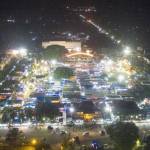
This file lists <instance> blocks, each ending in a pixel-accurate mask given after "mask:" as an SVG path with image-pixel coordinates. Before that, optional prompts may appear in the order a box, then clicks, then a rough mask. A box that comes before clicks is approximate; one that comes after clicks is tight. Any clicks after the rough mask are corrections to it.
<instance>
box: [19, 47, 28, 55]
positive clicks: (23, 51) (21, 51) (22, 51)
mask: <svg viewBox="0 0 150 150" xmlns="http://www.w3.org/2000/svg"><path fill="white" fill-rule="evenodd" d="M19 53H20V55H22V56H26V55H27V49H26V48H20V49H19Z"/></svg>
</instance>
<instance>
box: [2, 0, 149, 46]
mask: <svg viewBox="0 0 150 150" xmlns="http://www.w3.org/2000/svg"><path fill="white" fill-rule="evenodd" d="M66 5H70V6H74V7H75V6H79V5H81V6H89V5H95V7H96V8H97V10H98V12H97V16H96V17H97V18H96V21H97V23H100V24H102V25H103V27H106V28H108V29H109V28H110V30H112V32H113V33H114V34H118V35H119V36H120V37H121V38H123V39H124V40H127V41H129V42H131V43H133V44H135V45H139V46H143V47H145V48H146V49H150V42H149V39H150V16H149V15H150V0H0V12H1V11H2V12H7V11H14V10H27V11H28V10H30V11H31V13H32V12H34V13H36V12H40V11H43V10H44V11H46V12H47V13H49V12H51V11H54V10H55V11H56V10H57V11H59V10H61V8H64V6H66ZM57 13H58V14H59V12H57ZM61 13H62V12H61ZM118 27H119V30H116V31H115V29H116V28H118Z"/></svg>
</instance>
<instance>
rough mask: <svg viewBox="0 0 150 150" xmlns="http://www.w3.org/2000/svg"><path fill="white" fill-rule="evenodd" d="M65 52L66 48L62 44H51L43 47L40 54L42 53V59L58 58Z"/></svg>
mask: <svg viewBox="0 0 150 150" xmlns="http://www.w3.org/2000/svg"><path fill="white" fill-rule="evenodd" d="M66 52H67V49H66V48H65V47H64V46H59V45H51V46H48V47H47V48H46V49H44V50H43V52H42V54H43V57H44V59H47V60H52V59H57V60H59V59H60V58H61V57H62V56H63V55H64V54H65V53H66Z"/></svg>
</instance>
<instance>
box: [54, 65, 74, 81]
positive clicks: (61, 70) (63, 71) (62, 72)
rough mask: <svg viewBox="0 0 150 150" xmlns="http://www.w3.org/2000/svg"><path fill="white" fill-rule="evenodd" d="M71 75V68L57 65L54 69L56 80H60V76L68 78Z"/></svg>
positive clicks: (72, 72) (72, 73)
mask: <svg viewBox="0 0 150 150" xmlns="http://www.w3.org/2000/svg"><path fill="white" fill-rule="evenodd" d="M72 76H74V71H73V69H72V68H68V67H58V68H56V70H55V71H54V78H55V79H57V80H61V79H62V78H65V79H69V78H71V77H72Z"/></svg>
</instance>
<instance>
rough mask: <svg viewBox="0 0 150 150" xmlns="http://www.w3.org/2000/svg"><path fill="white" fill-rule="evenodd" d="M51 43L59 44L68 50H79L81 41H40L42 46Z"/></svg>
mask: <svg viewBox="0 0 150 150" xmlns="http://www.w3.org/2000/svg"><path fill="white" fill-rule="evenodd" d="M51 45H60V46H64V47H65V48H66V49H68V50H69V51H72V50H74V51H81V42H80V41H47V42H42V47H43V48H47V47H48V46H51Z"/></svg>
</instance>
